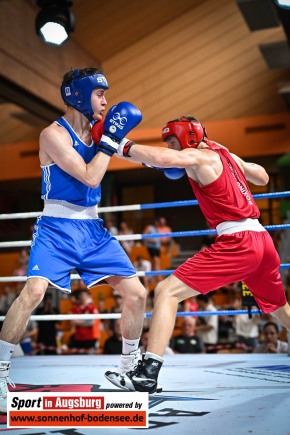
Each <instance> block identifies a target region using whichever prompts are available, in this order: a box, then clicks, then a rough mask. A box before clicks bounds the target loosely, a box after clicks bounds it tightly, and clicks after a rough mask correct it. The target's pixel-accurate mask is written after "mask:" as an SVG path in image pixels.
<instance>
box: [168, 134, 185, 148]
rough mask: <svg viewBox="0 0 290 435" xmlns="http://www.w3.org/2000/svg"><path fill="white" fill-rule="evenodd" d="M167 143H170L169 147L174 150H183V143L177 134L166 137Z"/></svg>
mask: <svg viewBox="0 0 290 435" xmlns="http://www.w3.org/2000/svg"><path fill="white" fill-rule="evenodd" d="M166 143H167V145H168V148H170V149H172V150H177V151H181V145H180V143H179V140H178V139H177V138H176V137H175V136H170V137H168V138H167V139H166Z"/></svg>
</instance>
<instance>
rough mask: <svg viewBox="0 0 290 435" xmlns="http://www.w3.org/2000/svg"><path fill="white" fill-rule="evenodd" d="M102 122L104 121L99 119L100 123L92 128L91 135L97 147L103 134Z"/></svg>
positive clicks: (96, 123)
mask: <svg viewBox="0 0 290 435" xmlns="http://www.w3.org/2000/svg"><path fill="white" fill-rule="evenodd" d="M104 122H105V120H104V119H101V121H97V122H95V123H94V125H93V126H92V129H91V135H92V139H93V141H94V143H95V144H96V145H99V143H100V141H101V137H102V135H103V133H104Z"/></svg>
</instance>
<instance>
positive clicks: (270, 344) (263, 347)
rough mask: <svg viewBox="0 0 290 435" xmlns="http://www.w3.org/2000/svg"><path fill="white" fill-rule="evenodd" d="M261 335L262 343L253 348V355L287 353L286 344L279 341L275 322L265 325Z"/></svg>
mask: <svg viewBox="0 0 290 435" xmlns="http://www.w3.org/2000/svg"><path fill="white" fill-rule="evenodd" d="M262 334H263V336H264V342H262V343H260V344H258V345H257V346H256V347H255V348H254V353H288V343H286V342H285V341H281V340H279V328H278V325H277V324H276V323H275V322H267V323H265V325H264V327H263V330H262Z"/></svg>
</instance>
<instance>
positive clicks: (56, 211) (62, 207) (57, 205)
mask: <svg viewBox="0 0 290 435" xmlns="http://www.w3.org/2000/svg"><path fill="white" fill-rule="evenodd" d="M42 216H51V217H56V218H66V219H98V217H99V216H98V206H97V205H94V206H93V207H81V206H79V205H75V204H71V203H70V202H66V201H59V200H53V199H47V200H45V201H44V209H43V212H42Z"/></svg>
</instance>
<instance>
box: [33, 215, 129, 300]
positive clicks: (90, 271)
mask: <svg viewBox="0 0 290 435" xmlns="http://www.w3.org/2000/svg"><path fill="white" fill-rule="evenodd" d="M74 269H75V270H76V271H77V272H78V274H79V275H80V277H81V279H82V280H83V282H84V283H85V285H86V286H87V287H88V288H90V287H94V286H95V285H97V284H98V283H100V281H106V278H108V277H110V276H120V277H126V278H131V277H133V276H136V271H135V269H134V268H133V266H132V263H131V261H130V259H129V258H128V256H127V254H126V253H125V251H124V249H123V248H122V247H121V245H120V243H119V242H118V240H117V239H116V238H115V237H113V236H112V235H111V234H110V233H109V231H108V230H107V229H106V228H104V226H103V220H102V219H84V220H82V219H66V218H56V217H48V216H40V217H39V218H38V220H37V222H36V223H35V226H34V232H33V238H32V243H31V251H30V257H29V265H28V273H27V277H28V278H33V277H35V278H43V279H45V280H47V281H48V282H49V283H50V284H52V285H53V286H55V287H57V288H59V289H60V290H62V291H63V292H65V293H70V292H71V286H70V274H71V271H72V270H74Z"/></svg>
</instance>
